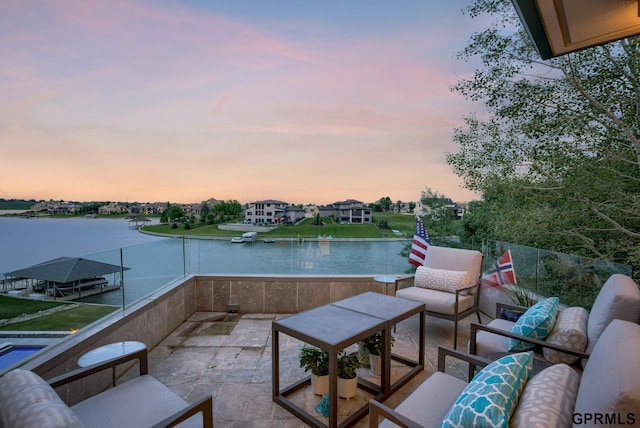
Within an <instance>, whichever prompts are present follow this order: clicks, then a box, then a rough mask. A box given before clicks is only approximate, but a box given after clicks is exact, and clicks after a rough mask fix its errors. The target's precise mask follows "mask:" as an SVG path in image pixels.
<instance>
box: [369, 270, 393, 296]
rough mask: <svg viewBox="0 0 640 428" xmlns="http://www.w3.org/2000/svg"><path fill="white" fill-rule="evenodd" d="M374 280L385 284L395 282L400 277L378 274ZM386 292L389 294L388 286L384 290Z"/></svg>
mask: <svg viewBox="0 0 640 428" xmlns="http://www.w3.org/2000/svg"><path fill="white" fill-rule="evenodd" d="M373 280H374V281H376V282H381V283H383V284H395V283H396V281H397V280H398V277H397V276H392V275H376V276H374V277H373ZM384 294H387V290H386V288H385V290H384Z"/></svg>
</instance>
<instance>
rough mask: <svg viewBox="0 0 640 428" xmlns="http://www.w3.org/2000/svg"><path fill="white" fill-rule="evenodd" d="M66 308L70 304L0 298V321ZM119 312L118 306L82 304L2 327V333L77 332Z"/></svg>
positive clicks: (0, 329)
mask: <svg viewBox="0 0 640 428" xmlns="http://www.w3.org/2000/svg"><path fill="white" fill-rule="evenodd" d="M64 305H69V303H68V302H48V301H42V300H30V299H19V298H15V297H9V296H0V319H11V318H16V317H19V316H21V315H31V314H35V313H38V312H40V311H45V310H47V309H52V308H55V307H58V306H64ZM118 309H119V308H118V307H117V306H101V305H87V304H79V305H78V306H77V307H75V308H72V309H68V310H64V311H59V312H54V313H51V314H49V315H43V316H41V317H38V318H34V319H31V320H28V321H23V322H19V323H14V324H8V325H4V326H1V327H0V331H31V330H41V331H69V330H71V329H75V330H77V329H80V328H82V327H84V326H85V325H87V324H91V323H92V322H94V321H96V320H98V319H100V318H102V317H104V316H105V315H108V314H110V313H111V312H113V311H115V310H118Z"/></svg>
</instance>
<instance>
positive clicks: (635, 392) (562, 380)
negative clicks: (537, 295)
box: [369, 320, 640, 428]
mask: <svg viewBox="0 0 640 428" xmlns="http://www.w3.org/2000/svg"><path fill="white" fill-rule="evenodd" d="M438 351H439V352H438V371H437V372H436V373H434V374H433V375H432V376H431V377H429V378H428V379H427V380H426V381H424V382H423V383H422V384H421V385H420V386H418V388H416V390H415V391H413V392H412V393H411V394H410V395H409V396H408V397H407V398H406V399H405V400H404V401H403V402H402V403H400V404H399V405H398V406H397V407H396V408H395V409H391V408H389V407H387V406H385V405H384V404H382V403H380V402H378V401H376V400H371V401H370V402H369V415H370V427H377V426H381V427H389V426H396V425H398V426H402V427H410V428H416V427H435V426H441V424H442V423H443V421H448V420H453V421H456V422H458V423H460V424H461V426H481V425H483V426H512V427H533V426H535V427H541V428H542V427H553V428H562V427H570V426H580V427H589V426H611V425H626V426H633V425H635V424H637V423H640V365H639V364H638V362H637V356H638V355H640V325H638V324H636V323H632V322H629V321H622V320H614V321H612V322H611V323H610V324H609V325H608V326H607V327H606V329H605V330H604V332H603V333H602V335H601V336H600V338H599V339H598V342H597V343H596V344H595V346H594V348H593V351H592V353H591V355H590V357H589V359H588V361H587V363H586V366H585V368H584V370H583V371H582V373H580V372H581V371H580V370H577V369H576V368H575V367H572V366H569V365H567V364H555V365H552V366H550V367H548V368H545V369H544V370H542V371H541V372H539V373H538V374H536V375H533V376H531V377H530V373H531V365H530V362H531V361H532V358H531V357H532V351H528V352H522V353H518V354H509V355H507V356H505V357H502V358H501V359H499V360H497V361H494V362H489V360H487V359H483V358H481V357H478V356H474V355H470V354H463V353H462V352H459V351H454V350H452V349H444V348H439V350H438ZM447 355H454V356H457V357H458V358H460V359H462V360H465V361H471V362H473V363H474V364H475V365H476V366H478V367H480V366H483V365H484V368H483V369H482V370H480V372H478V374H477V375H476V376H475V377H474V378H473V380H472V381H471V382H470V383H467V382H465V381H463V380H461V379H459V378H457V377H454V376H452V375H449V374H446V373H444V370H445V366H446V364H445V357H446V356H447ZM498 377H499V378H498ZM497 379H499V381H497ZM504 397H509V398H508V399H505V398H504ZM501 400H502V401H501ZM479 409H482V411H480V410H479ZM380 418H385V420H383V421H382V422H381V423H380ZM443 426H448V425H447V424H446V423H444V424H443Z"/></svg>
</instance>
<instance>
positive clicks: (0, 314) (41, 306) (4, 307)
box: [0, 296, 68, 319]
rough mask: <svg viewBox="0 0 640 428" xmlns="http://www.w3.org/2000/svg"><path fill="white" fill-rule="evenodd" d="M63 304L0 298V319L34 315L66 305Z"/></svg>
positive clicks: (6, 297) (7, 297)
mask: <svg viewBox="0 0 640 428" xmlns="http://www.w3.org/2000/svg"><path fill="white" fill-rule="evenodd" d="M66 304H68V303H63V302H45V301H42V300H31V299H18V298H14V297H9V296H0V319H9V318H15V317H19V316H20V315H24V314H35V313H36V312H39V311H44V310H47V309H51V308H55V307H57V306H62V305H66Z"/></svg>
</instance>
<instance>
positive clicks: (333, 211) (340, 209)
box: [318, 199, 373, 224]
mask: <svg viewBox="0 0 640 428" xmlns="http://www.w3.org/2000/svg"><path fill="white" fill-rule="evenodd" d="M318 210H319V212H320V215H321V216H322V217H332V218H333V220H334V221H335V222H337V223H347V224H366V223H372V222H373V210H372V209H371V208H369V207H367V206H366V205H365V204H364V203H363V202H360V201H357V200H355V199H347V200H346V201H341V202H334V203H333V204H331V205H325V206H321V207H319V208H318Z"/></svg>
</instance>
